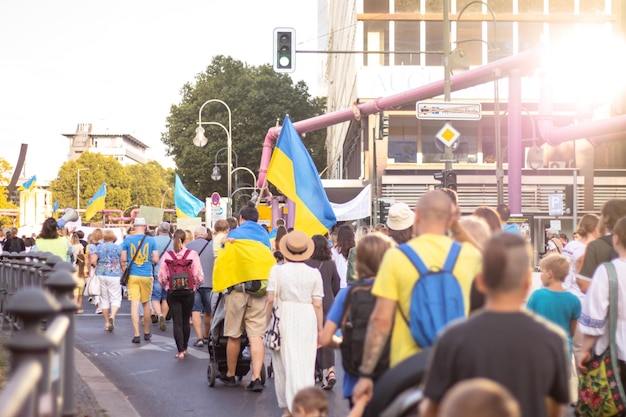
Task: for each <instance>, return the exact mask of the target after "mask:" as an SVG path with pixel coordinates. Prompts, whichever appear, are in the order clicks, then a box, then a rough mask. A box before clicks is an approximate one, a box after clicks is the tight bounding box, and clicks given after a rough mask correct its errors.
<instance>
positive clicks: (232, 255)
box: [213, 222, 276, 292]
mask: <svg viewBox="0 0 626 417" xmlns="http://www.w3.org/2000/svg"><path fill="white" fill-rule="evenodd" d="M246 223H247V222H246ZM246 223H244V225H245V224H246ZM244 225H242V227H238V228H237V229H235V230H233V232H234V231H237V230H238V229H245V234H243V233H242V236H241V237H238V236H237V234H233V233H232V232H231V233H230V234H229V235H228V236H229V237H233V236H231V235H234V238H235V241H234V242H232V243H231V242H227V243H226V244H224V247H223V248H221V249H219V251H218V255H217V258H215V266H214V268H213V291H218V292H219V291H224V290H225V289H226V288H228V287H232V286H233V285H236V284H240V283H242V282H246V281H252V280H260V281H265V280H267V279H268V278H269V275H270V269H272V266H274V265H276V259H274V255H273V254H272V251H271V250H270V248H269V246H267V242H269V238H268V234H267V232H266V231H265V229H263V228H262V227H261V226H259V225H258V224H254V225H252V226H258V227H249V228H248V227H243V226H244Z"/></svg>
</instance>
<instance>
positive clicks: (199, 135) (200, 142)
mask: <svg viewBox="0 0 626 417" xmlns="http://www.w3.org/2000/svg"><path fill="white" fill-rule="evenodd" d="M213 102H218V103H221V104H222V105H223V106H224V107H226V110H228V128H226V126H224V125H223V124H221V123H218V122H203V121H202V109H204V106H206V105H207V104H209V103H213ZM205 124H206V125H215V126H219V127H221V128H222V129H223V130H224V131H225V132H226V136H227V140H228V141H227V149H228V163H227V168H228V195H229V196H230V194H231V190H232V186H233V184H232V179H231V176H230V174H231V173H232V169H233V165H232V163H233V161H232V159H233V155H232V150H233V141H232V113H231V111H230V107H228V104H226V103H224V102H223V101H222V100H218V99H216V98H212V99H210V100H207V101H205V102H204V103H203V104H202V106H200V110H198V127H197V128H196V136H195V137H194V138H193V144H194V145H196V146H199V147H202V146H205V145H206V144H207V142H208V141H209V140H208V139H207V138H206V136H204V128H203V127H202V125H205ZM226 213H227V215H228V216H229V217H230V216H231V215H232V207H231V203H230V198H229V201H228V202H227V205H226Z"/></svg>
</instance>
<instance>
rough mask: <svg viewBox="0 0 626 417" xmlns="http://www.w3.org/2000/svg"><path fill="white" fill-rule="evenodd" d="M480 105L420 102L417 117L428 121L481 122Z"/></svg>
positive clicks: (417, 106)
mask: <svg viewBox="0 0 626 417" xmlns="http://www.w3.org/2000/svg"><path fill="white" fill-rule="evenodd" d="M480 111H481V107H480V103H456V102H454V103H452V102H445V101H418V102H417V104H416V115H417V118H418V119H427V120H480V117H481V113H480Z"/></svg>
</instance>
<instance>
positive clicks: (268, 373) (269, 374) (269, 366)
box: [267, 362, 274, 378]
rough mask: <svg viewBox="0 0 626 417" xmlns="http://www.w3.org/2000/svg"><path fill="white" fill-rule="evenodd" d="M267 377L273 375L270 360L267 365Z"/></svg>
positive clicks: (272, 366)
mask: <svg viewBox="0 0 626 417" xmlns="http://www.w3.org/2000/svg"><path fill="white" fill-rule="evenodd" d="M267 377H268V378H272V377H274V365H273V364H272V363H271V362H270V364H269V365H267Z"/></svg>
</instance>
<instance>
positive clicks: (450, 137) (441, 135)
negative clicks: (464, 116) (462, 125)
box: [435, 123, 461, 147]
mask: <svg viewBox="0 0 626 417" xmlns="http://www.w3.org/2000/svg"><path fill="white" fill-rule="evenodd" d="M460 136H461V134H460V133H459V131H458V130H456V129H455V128H454V127H452V125H451V124H450V123H446V124H445V125H443V127H442V128H441V130H440V131H439V132H437V134H436V135H435V137H436V138H437V139H439V141H440V142H441V143H443V144H444V145H445V146H448V147H450V146H452V145H453V144H454V142H456V141H457V139H458V138H459V137H460Z"/></svg>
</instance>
